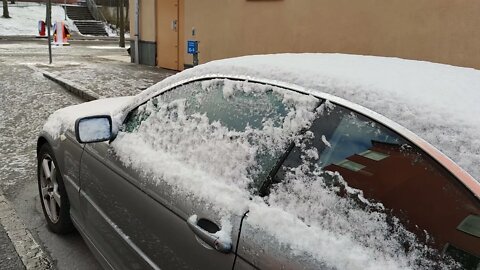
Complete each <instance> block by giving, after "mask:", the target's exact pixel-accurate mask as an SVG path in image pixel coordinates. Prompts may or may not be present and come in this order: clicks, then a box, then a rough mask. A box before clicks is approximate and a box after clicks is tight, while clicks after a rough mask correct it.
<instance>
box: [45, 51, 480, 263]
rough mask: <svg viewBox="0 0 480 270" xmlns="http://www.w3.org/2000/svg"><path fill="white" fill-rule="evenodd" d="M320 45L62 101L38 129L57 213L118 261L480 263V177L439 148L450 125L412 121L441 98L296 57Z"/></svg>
mask: <svg viewBox="0 0 480 270" xmlns="http://www.w3.org/2000/svg"><path fill="white" fill-rule="evenodd" d="M282 57H283V58H282ZM306 57H307V56H302V55H296V56H295V55H293V56H292V55H284V56H282V55H278V56H267V57H266V56H263V57H262V56H254V57H250V58H247V60H248V61H251V66H250V67H249V65H248V63H249V62H248V61H247V60H245V58H241V59H239V60H235V59H234V60H224V61H223V62H222V61H220V62H214V63H212V64H206V65H202V66H199V67H197V68H194V69H192V70H188V71H184V72H182V73H180V74H178V75H175V76H173V77H171V78H168V79H167V80H166V81H164V82H160V83H159V84H158V85H156V86H153V87H152V88H151V89H147V90H146V91H145V92H143V93H141V94H139V95H138V96H135V97H122V98H113V99H103V100H98V101H93V102H89V103H85V104H81V105H77V106H72V107H68V108H65V109H61V110H59V111H57V112H55V113H54V114H53V115H52V116H50V118H49V120H48V121H47V123H46V124H45V127H44V131H43V132H42V133H41V134H40V137H39V139H38V144H37V153H38V186H39V191H40V195H41V198H42V200H41V201H42V207H43V210H44V214H45V217H46V220H47V223H48V228H49V229H50V230H51V231H52V232H54V233H59V234H64V233H68V232H71V231H72V230H74V229H75V228H76V229H77V230H78V231H79V232H80V234H81V235H82V236H83V238H84V239H85V241H86V242H87V244H88V245H89V247H90V249H91V250H92V252H93V253H94V254H95V256H96V257H97V259H98V260H99V262H100V263H101V264H102V265H103V266H104V267H105V268H106V269H442V268H445V269H453V268H457V269H473V270H478V269H480V199H479V198H480V184H479V183H478V182H477V181H476V180H475V179H474V178H473V177H472V176H471V175H470V174H469V173H467V172H466V171H465V170H464V169H462V168H461V167H460V166H459V165H457V163H456V162H454V161H452V159H451V158H452V157H451V156H449V157H447V155H446V154H444V153H442V152H441V151H440V150H438V149H442V147H441V145H442V144H441V142H442V140H443V139H442V138H443V137H442V136H444V137H448V136H450V134H445V133H444V132H443V131H442V130H441V129H440V128H439V129H437V130H434V131H431V130H430V129H429V128H427V127H430V126H429V125H430V124H429V123H427V122H422V121H424V120H423V119H424V118H422V117H420V116H419V117H418V118H417V119H410V118H409V119H407V120H404V117H405V115H406V114H405V112H408V110H406V109H405V108H412V110H417V109H419V110H423V109H425V107H422V106H423V105H422V106H420V107H418V108H416V107H414V106H411V105H412V104H417V103H418V105H421V104H429V101H428V100H427V101H425V100H413V101H411V103H409V102H410V101H408V102H407V101H405V102H401V98H400V99H399V100H398V103H396V102H391V103H388V104H389V105H388V106H385V104H387V103H385V102H390V101H389V98H391V97H392V95H391V93H389V92H388V91H383V92H381V91H380V92H375V91H374V90H369V88H368V87H369V85H368V83H367V84H366V85H367V87H364V88H362V89H360V90H358V89H359V86H358V85H355V86H352V89H354V90H355V91H357V92H348V91H347V90H345V89H348V87H349V85H347V84H343V85H341V84H338V83H331V82H332V81H334V80H322V78H324V77H322V76H323V75H322V74H323V73H321V72H320V71H319V72H318V74H317V75H318V76H317V77H314V78H313V77H312V76H310V75H311V74H308V72H307V74H305V73H304V70H306V69H301V68H299V69H298V70H300V71H295V70H296V67H295V63H296V62H295V61H290V62H289V61H288V60H289V59H294V60H299V61H297V62H298V63H304V64H305V63H307V62H308V61H305V62H302V60H306V59H307V58H306ZM308 57H312V58H314V61H313V62H314V63H313V64H315V65H317V66H321V65H322V64H325V63H324V62H322V59H323V58H324V57H328V58H329V61H330V60H331V59H330V58H331V57H332V56H330V55H327V56H325V55H318V57H319V59H317V60H315V59H316V58H315V57H317V56H315V57H314V56H312V55H310V56H308ZM338 57H340V58H341V59H337V60H338V62H339V63H344V64H345V69H348V65H349V64H348V63H353V62H358V61H355V60H358V59H363V58H362V57H360V56H341V55H340V56H338ZM344 57H346V59H347V60H348V59H350V60H352V61H351V62H349V61H342V60H345V59H344ZM349 57H350V58H349ZM308 59H311V58H308ZM333 59H334V60H335V57H334V58H333ZM376 59H377V60H378V61H377V62H378V63H380V64H381V63H383V62H385V61H386V60H385V59H383V58H376ZM277 60H285V61H283V62H282V61H277ZM367 60H368V61H367V62H371V59H370V58H368V59H367ZM387 60H388V59H387ZM309 61H310V60H309ZM391 61H392V63H393V64H395V63H396V64H397V66H399V67H406V69H408V68H410V67H411V66H413V65H425V68H428V66H426V64H418V63H406V61H405V62H404V60H399V59H394V60H391ZM278 62H282V63H287V62H288V63H289V64H288V65H285V64H284V65H282V64H278ZM374 62H375V61H374ZM377 62H376V63H377ZM246 63H247V64H246ZM272 63H273V64H272ZM292 65H293V66H292ZM366 65H368V63H366ZM405 65H406V66H405ZM409 65H410V66H409ZM267 66H268V67H275V69H273V68H271V69H268V68H266V67H267ZM299 67H300V66H299ZM332 69H333V67H332ZM272 70H273V71H272ZM321 70H323V69H321ZM227 71H228V72H227ZM311 72H312V74H315V73H314V72H315V71H311ZM345 72H348V71H347V70H346V71H345ZM376 72H379V73H380V74H379V76H381V72H382V71H381V70H376ZM395 72H397V71H395ZM289 74H290V75H291V76H290V75H289ZM345 74H347V73H345ZM327 75H328V76H327ZM327 75H326V77H329V76H330V77H329V78H331V76H332V74H327ZM326 77H325V78H326ZM302 78H305V80H304V81H302ZM307 78H308V80H307ZM312 78H313V80H314V81H315V80H318V82H319V83H318V87H317V88H315V87H312V85H311V84H309V82H311V81H312ZM406 80H407V81H408V78H406ZM302 82H305V83H302ZM328 83H331V85H328ZM326 84H327V85H326ZM352 91H353V90H352ZM358 91H360V92H358ZM405 91H407V90H405ZM407 92H408V91H407ZM359 93H361V94H359ZM382 93H383V94H382ZM349 97H352V100H351V101H349V100H348V99H349ZM372 97H374V98H375V99H376V101H377V102H373V103H372V102H371V100H372V99H371V98H372ZM359 100H365V103H362V102H361V101H360V102H359ZM352 101H353V102H352ZM369 104H370V105H371V106H370V105H369ZM409 106H410V107H409ZM366 107H369V108H366ZM426 107H428V106H426ZM384 111H385V113H384ZM392 111H393V112H394V114H393V115H398V117H397V118H395V119H393V120H395V121H393V120H392V119H390V113H391V112H392ZM380 113H381V114H380ZM386 115H388V116H389V118H387V117H386ZM397 122H405V123H419V124H420V125H419V126H420V129H419V130H420V131H419V133H421V130H424V131H425V133H422V134H421V135H418V134H416V133H413V132H412V131H410V130H409V129H416V128H417V126H413V128H412V127H410V126H408V127H404V126H402V125H400V124H398V123H397ZM448 123H449V122H448V120H445V122H444V123H443V126H448ZM463 124H465V123H462V125H463ZM467 124H468V123H467ZM422 125H423V126H424V127H425V128H423V129H422V128H421V127H422ZM452 125H454V123H453V124H452ZM407 128H409V129H407ZM432 132H433V133H432ZM432 134H434V135H435V134H436V135H435V136H434V137H433V138H437V137H439V138H437V139H432V140H433V141H435V142H434V143H433V144H435V143H437V142H440V143H438V144H436V145H435V146H433V145H432V144H430V143H428V142H426V141H425V140H424V139H422V138H420V136H422V137H429V136H430V135H432ZM452 136H453V135H452ZM453 143H454V142H453ZM462 143H464V142H462ZM439 145H440V146H439ZM475 147H477V146H475ZM448 149H450V148H448ZM471 149H472V148H471ZM475 149H476V148H475ZM475 149H472V151H473V157H475V158H477V159H480V158H479V155H480V154H479V153H475V151H476V150H475ZM442 150H443V149H442ZM464 150H465V149H464ZM454 151H457V150H454ZM458 151H460V148H458ZM462 151H463V150H462ZM462 153H468V147H467V150H466V152H462ZM462 162H463V161H462ZM476 166H478V163H477V164H476ZM469 168H470V167H469Z"/></svg>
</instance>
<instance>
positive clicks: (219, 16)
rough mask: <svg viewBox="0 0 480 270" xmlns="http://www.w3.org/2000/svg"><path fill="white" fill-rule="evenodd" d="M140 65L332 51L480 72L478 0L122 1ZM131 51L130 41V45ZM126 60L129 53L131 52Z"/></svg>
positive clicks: (177, 65) (168, 65)
mask: <svg viewBox="0 0 480 270" xmlns="http://www.w3.org/2000/svg"><path fill="white" fill-rule="evenodd" d="M129 1H130V5H129V6H130V9H131V10H130V12H129V14H130V29H131V37H132V38H133V37H134V35H135V25H134V24H135V19H134V16H135V12H134V8H135V1H138V4H139V9H138V10H139V12H138V14H139V18H138V21H139V27H138V28H139V31H138V32H139V33H138V34H139V60H140V63H142V64H148V65H156V66H159V67H164V68H168V69H174V70H182V69H184V68H185V67H188V66H191V65H192V62H193V59H192V55H190V54H188V53H187V51H186V43H187V41H188V40H196V41H199V62H200V63H205V62H208V61H211V60H215V59H222V58H228V57H235V56H241V55H249V54H264V53H280V52H338V53H352V54H364V55H377V56H392V57H401V58H406V59H416V60H426V61H432V62H438V63H445V64H452V65H457V66H464V67H473V68H477V69H480V53H478V52H479V50H480V1H471V0H456V1H451V0H362V1H352V0H202V1H199V0H129ZM132 45H133V41H132ZM132 55H133V54H132Z"/></svg>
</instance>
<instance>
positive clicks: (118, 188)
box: [81, 143, 239, 269]
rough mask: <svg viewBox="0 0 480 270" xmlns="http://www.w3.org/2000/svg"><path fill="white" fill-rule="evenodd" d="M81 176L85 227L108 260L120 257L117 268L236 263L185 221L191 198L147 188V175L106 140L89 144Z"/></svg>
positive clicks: (197, 210)
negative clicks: (124, 161)
mask: <svg viewBox="0 0 480 270" xmlns="http://www.w3.org/2000/svg"><path fill="white" fill-rule="evenodd" d="M132 174H133V175H134V177H132V176H131V175H132ZM81 175H82V178H81V182H82V185H81V189H82V192H81V209H82V213H83V218H84V220H85V224H86V226H85V227H86V232H87V234H88V235H89V236H90V237H91V238H94V239H100V241H99V249H100V250H102V251H106V253H105V254H106V257H107V258H109V261H110V260H113V261H115V262H121V263H120V264H118V265H116V266H115V268H116V269H160V268H166V269H192V268H203V269H209V268H212V267H220V268H230V267H231V266H232V265H233V259H234V255H233V253H229V254H223V253H220V252H218V251H215V250H212V249H208V248H205V247H204V246H203V245H202V244H200V243H199V242H198V240H197V238H196V237H195V235H194V234H193V232H192V231H191V230H190V228H189V227H188V225H187V223H186V219H185V217H187V216H188V215H187V214H186V211H187V210H184V209H185V204H188V202H185V200H183V199H181V198H174V197H172V196H171V195H172V194H174V193H172V192H168V193H166V191H167V190H165V189H162V188H161V187H160V186H157V188H155V190H157V192H156V193H155V194H151V193H150V195H149V194H147V193H146V192H144V188H145V186H146V184H145V182H142V177H141V176H139V175H138V174H136V173H135V172H134V171H132V170H130V169H128V168H125V167H123V166H122V165H121V163H120V162H119V161H118V160H117V159H116V158H115V156H114V155H113V154H112V152H111V150H110V149H109V146H108V144H107V143H96V144H89V145H88V146H87V147H86V150H85V153H84V155H83V157H82V173H81ZM150 190H151V189H150ZM151 195H153V196H151ZM155 197H157V198H162V199H161V200H156V199H155ZM162 202H163V203H162ZM188 209H189V210H188V211H189V212H190V213H192V214H197V215H200V216H202V217H206V218H209V219H211V220H214V221H216V223H220V220H215V219H216V218H218V217H215V216H212V213H211V212H209V211H205V210H206V209H204V206H203V205H196V206H193V205H189V206H188ZM182 210H183V211H182ZM238 224H239V219H238ZM237 227H238V226H237ZM233 234H234V235H235V234H236V233H235V232H233ZM112 247H114V248H112Z"/></svg>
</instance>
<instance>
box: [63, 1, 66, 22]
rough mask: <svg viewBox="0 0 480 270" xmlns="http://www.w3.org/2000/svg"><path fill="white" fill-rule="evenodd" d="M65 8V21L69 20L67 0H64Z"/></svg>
mask: <svg viewBox="0 0 480 270" xmlns="http://www.w3.org/2000/svg"><path fill="white" fill-rule="evenodd" d="M63 9H64V11H65V22H66V21H67V0H64V1H63Z"/></svg>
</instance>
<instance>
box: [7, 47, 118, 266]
mask: <svg viewBox="0 0 480 270" xmlns="http://www.w3.org/2000/svg"><path fill="white" fill-rule="evenodd" d="M94 44H95V43H94ZM101 45H104V43H101ZM76 46H77V47H74V46H73V44H72V47H71V48H69V49H66V48H54V61H58V62H60V61H63V62H78V60H79V59H80V60H81V59H85V58H86V57H87V58H88V57H92V55H95V53H98V54H101V55H104V54H108V52H107V53H106V52H105V51H100V52H98V51H96V50H90V49H88V48H86V47H87V46H88V45H87V44H81V45H76ZM110 46H112V44H110ZM46 47H47V46H46V44H41V43H35V42H33V43H32V42H25V43H8V42H4V41H0V70H1V72H0V89H1V91H0V194H1V193H3V194H4V196H5V197H6V199H7V200H8V201H9V202H10V205H11V208H13V210H14V211H15V213H16V216H18V218H13V217H10V216H5V215H4V216H2V217H0V221H1V222H0V223H2V224H4V225H5V224H6V222H5V221H7V223H8V222H9V221H12V223H11V224H10V227H6V226H5V228H10V229H12V230H15V229H16V225H15V224H21V225H24V226H25V227H26V230H27V231H28V235H27V236H28V237H30V236H29V235H31V237H33V239H34V240H35V241H36V243H38V244H39V245H40V247H41V248H42V249H43V251H45V254H46V256H47V257H48V260H49V261H51V262H52V263H53V265H52V268H54V269H55V268H56V269H69V270H70V269H89V270H90V269H92V270H95V269H101V267H100V265H99V264H98V262H97V261H96V259H95V258H94V256H93V255H92V253H91V252H90V251H89V249H88V248H87V246H86V245H85V243H84V241H83V239H82V238H81V237H80V235H79V234H78V233H72V234H70V235H67V236H58V235H55V234H53V233H51V232H49V231H48V230H47V228H46V224H45V219H44V217H43V213H42V210H41V206H40V200H39V196H38V191H37V180H36V138H37V135H38V133H39V132H40V130H41V128H42V126H43V123H44V122H45V120H46V119H47V117H48V115H49V114H51V113H52V112H53V111H55V110H57V109H59V108H62V107H65V106H68V105H72V104H78V103H81V102H83V101H82V100H81V99H79V98H78V97H77V96H74V95H72V94H70V93H69V92H67V91H65V90H64V89H63V88H62V87H60V86H58V85H57V84H55V83H54V82H52V81H50V80H48V79H46V78H45V77H44V76H43V74H42V73H41V72H38V71H35V70H33V69H31V68H30V67H29V66H30V65H32V64H33V65H35V64H42V63H48V62H47V61H48V54H46V52H47V50H46ZM114 63H115V62H114ZM114 63H112V64H114ZM0 214H1V213H0ZM10 219H11V220H10ZM14 219H18V220H17V221H15V222H16V223H15V222H13V221H14ZM12 224H13V225H12ZM4 225H3V226H2V227H1V229H0V262H1V263H2V264H0V269H9V267H13V268H11V269H21V268H18V267H17V266H18V255H16V253H15V252H14V251H13V250H12V245H11V244H12V243H11V242H10V241H8V240H9V239H8V238H6V237H5V236H7V235H6V234H5V230H4ZM7 231H9V230H7ZM9 232H10V231H9ZM24 232H25V230H24ZM20 237H22V235H20ZM17 244H18V243H17ZM33 245H35V244H33ZM30 248H35V246H30V247H22V246H20V248H18V247H17V251H18V250H20V251H22V250H24V251H25V252H26V253H28V252H29V251H30ZM34 255H35V254H34ZM22 256H23V257H22ZM20 257H22V258H25V254H23V255H20ZM30 269H36V267H35V266H33V268H30ZM39 269H44V267H43V266H41V267H40V268H39Z"/></svg>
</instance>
